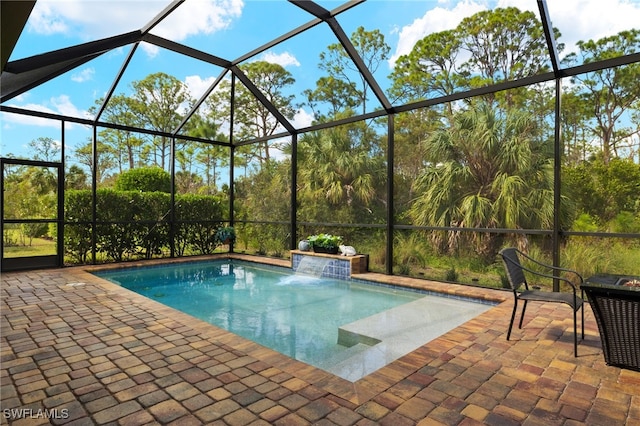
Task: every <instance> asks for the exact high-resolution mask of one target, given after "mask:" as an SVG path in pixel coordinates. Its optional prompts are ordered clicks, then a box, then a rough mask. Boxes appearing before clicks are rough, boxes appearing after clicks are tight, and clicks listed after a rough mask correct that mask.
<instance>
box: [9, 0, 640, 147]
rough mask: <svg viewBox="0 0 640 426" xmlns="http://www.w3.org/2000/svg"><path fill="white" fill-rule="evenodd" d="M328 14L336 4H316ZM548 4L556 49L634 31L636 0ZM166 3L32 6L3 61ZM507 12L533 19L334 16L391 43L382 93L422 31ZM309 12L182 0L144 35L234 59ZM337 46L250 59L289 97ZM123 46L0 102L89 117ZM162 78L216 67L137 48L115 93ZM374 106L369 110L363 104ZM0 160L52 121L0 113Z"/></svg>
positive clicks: (368, 10) (79, 129) (284, 48)
mask: <svg viewBox="0 0 640 426" xmlns="http://www.w3.org/2000/svg"><path fill="white" fill-rule="evenodd" d="M318 3H319V4H320V5H321V6H323V7H325V8H327V9H334V8H336V7H338V6H339V5H340V4H342V2H340V1H332V0H319V1H318ZM604 3H605V2H602V1H599V0H549V1H548V8H549V12H550V15H551V19H552V23H553V25H554V26H555V27H556V28H558V29H560V32H561V33H562V37H561V39H560V41H562V42H564V43H565V44H566V46H567V47H566V49H565V53H567V52H570V51H574V50H575V43H576V42H577V41H578V40H588V39H596V40H597V39H599V38H601V37H603V36H607V35H613V34H616V33H618V32H619V31H621V30H625V29H631V28H637V27H638V26H640V0H608V1H607V2H606V7H603V4H604ZM168 4H169V1H160V0H115V1H113V0H109V1H106V0H38V1H37V3H36V6H35V8H34V10H33V12H32V14H31V16H30V19H29V21H28V24H27V27H26V28H25V30H24V31H23V34H22V35H21V38H20V40H19V42H18V44H17V46H16V48H15V49H14V51H13V53H12V55H11V58H10V60H16V59H22V58H25V57H30V56H33V55H37V54H40V53H44V52H47V51H50V50H55V49H61V48H65V47H69V46H73V45H77V44H81V43H86V42H88V41H92V40H96V39H101V38H105V37H110V36H114V35H118V34H121V33H125V32H128V31H132V30H136V29H140V28H142V27H143V26H145V25H146V24H147V23H148V22H149V21H150V20H151V19H153V18H154V17H155V16H156V15H157V14H158V13H159V12H160V11H162V10H163V9H164V7H166V6H167V5H168ZM507 6H516V7H518V8H519V9H521V10H531V11H533V12H534V13H535V14H536V15H537V14H538V12H537V4H536V1H535V0H424V1H418V0H412V1H405V0H369V1H367V2H365V3H364V4H362V5H359V6H357V7H355V8H353V9H351V10H349V11H347V12H345V13H343V14H341V15H339V16H338V21H339V22H340V24H341V25H342V27H343V29H344V31H345V33H346V34H347V35H351V34H352V33H353V32H354V31H355V30H356V28H357V27H358V26H364V28H365V29H366V30H373V29H378V30H380V32H381V33H382V34H383V35H384V37H385V41H386V43H387V44H388V45H389V46H390V47H391V58H390V59H389V61H388V62H387V63H385V64H382V66H381V67H380V68H379V69H378V70H377V71H376V73H375V74H374V75H375V77H376V79H377V80H378V82H379V84H380V85H381V87H382V88H383V89H385V88H387V87H388V84H389V82H388V79H387V77H388V75H389V74H390V73H391V72H392V71H393V67H394V65H395V61H396V60H397V59H398V57H399V56H401V55H403V54H408V53H409V52H410V51H411V48H412V47H413V45H414V44H415V43H416V42H417V41H418V40H420V39H421V38H423V37H424V36H425V35H427V34H429V33H432V32H437V31H442V30H446V29H452V28H454V27H456V26H457V25H458V24H459V23H460V21H461V20H462V19H463V18H464V17H467V16H470V15H473V14H474V13H476V12H479V11H482V10H487V9H492V8H495V7H507ZM312 18H313V17H312V16H311V15H309V14H308V13H306V12H304V11H303V10H302V9H300V8H298V7H297V6H295V5H293V4H291V3H288V2H286V1H284V0H210V1H209V0H187V1H186V3H185V4H183V5H181V6H180V7H179V8H178V9H177V11H176V12H174V13H173V14H172V15H171V16H169V17H168V18H167V19H166V20H164V21H163V22H161V23H160V24H159V25H158V26H157V27H155V28H153V29H152V31H151V33H152V34H155V35H158V36H161V37H164V38H168V39H170V40H173V41H176V42H178V43H181V44H185V45H188V46H191V47H194V48H196V49H198V50H202V51H205V52H208V53H210V54H213V55H216V56H219V57H221V58H223V59H228V60H234V59H237V58H239V57H241V56H242V55H244V54H245V53H247V52H250V51H252V50H254V49H256V48H258V47H260V46H262V45H263V44H265V43H267V42H268V41H271V40H272V39H274V38H276V37H279V36H281V35H283V34H285V33H287V32H289V31H291V30H293V29H295V28H297V27H298V26H300V25H303V24H304V23H306V22H308V21H310V20H312ZM336 42H337V40H336V38H335V37H334V35H333V33H332V32H331V31H330V29H329V27H328V26H327V25H325V24H323V25H319V26H316V27H314V28H313V29H312V30H311V31H308V32H307V33H305V34H304V35H302V36H298V37H294V38H293V39H291V40H289V41H287V42H285V43H282V44H280V45H277V46H274V47H272V48H270V49H269V50H267V51H266V52H263V53H261V54H260V55H258V56H256V57H253V58H251V59H250V60H266V61H270V62H275V63H278V64H280V65H282V66H284V67H285V68H286V69H287V70H288V71H289V72H291V73H292V74H293V77H294V78H295V80H296V83H295V86H294V87H293V88H292V93H293V94H295V95H297V96H298V98H297V101H298V102H300V101H302V99H301V97H300V96H299V95H300V94H301V93H302V92H303V91H304V90H305V89H313V88H314V87H315V82H316V80H317V79H318V78H319V77H320V76H321V75H322V74H321V70H319V68H318V62H319V55H320V53H321V52H322V51H324V50H325V49H326V47H327V46H328V45H330V44H332V43H336ZM129 50H130V47H123V48H120V49H116V50H114V51H111V52H109V53H106V54H104V55H102V56H101V57H99V58H98V59H96V60H94V61H91V62H88V63H86V64H84V65H82V66H81V67H78V68H76V69H74V70H72V71H70V72H68V73H66V74H63V75H61V76H59V77H57V78H56V79H54V80H52V81H50V82H48V83H46V84H44V85H42V86H40V87H37V88H34V89H32V90H30V91H28V92H26V93H24V94H22V95H20V96H18V97H15V98H13V99H11V100H8V101H7V102H5V103H4V104H5V105H9V106H15V107H20V108H26V109H31V110H37V111H45V112H49V113H54V114H63V115H69V116H73V117H90V115H89V114H88V110H89V108H90V107H92V106H94V105H95V102H96V100H98V99H99V98H101V97H102V96H104V95H105V93H106V92H107V91H108V90H109V88H110V86H111V84H112V83H113V80H114V77H115V76H116V75H117V72H118V71H119V70H120V68H121V67H122V64H123V61H124V59H125V58H126V56H127V54H128V52H129ZM158 71H162V72H166V73H167V74H171V75H173V76H175V77H176V78H178V79H179V80H181V81H183V82H184V83H185V84H186V85H187V86H188V87H189V90H190V92H191V94H192V96H194V97H195V98H199V97H200V95H201V94H202V93H203V92H204V90H205V89H206V88H207V87H209V86H210V84H211V83H212V82H213V81H214V80H215V78H216V77H217V76H218V75H219V74H220V73H221V72H222V69H220V68H218V67H215V66H212V65H210V64H206V63H202V62H199V61H196V60H194V59H191V58H185V57H182V56H180V55H178V54H175V53H173V52H170V51H166V50H164V49H161V48H158V47H156V46H152V45H149V44H145V43H143V44H142V45H141V48H139V49H138V50H137V51H136V54H135V55H134V58H133V60H132V62H131V64H130V65H129V67H128V68H127V71H126V72H125V74H124V76H123V78H122V81H121V82H120V84H119V85H118V87H117V88H116V92H115V93H116V94H119V93H125V94H127V93H130V84H131V82H133V81H138V80H141V79H143V78H144V77H146V76H147V75H149V74H151V73H153V72H158ZM376 106H377V105H373V106H372V108H374V107H376ZM0 120H1V124H0V125H1V127H0V156H6V155H7V154H9V153H11V154H14V155H21V156H22V155H23V154H21V153H22V152H24V151H25V149H26V148H25V147H26V145H27V143H28V142H29V141H31V140H34V139H36V138H38V137H50V138H52V139H53V140H55V141H59V140H60V139H61V135H60V133H61V132H60V125H59V123H58V122H55V121H52V120H43V119H34V118H31V117H26V116H19V115H16V114H7V113H0ZM312 120H313V115H312V112H311V110H310V109H309V108H305V107H300V108H299V109H298V113H297V114H296V117H295V119H294V121H293V124H294V126H296V127H305V126H307V125H309V124H310V123H311V121H312ZM67 126H68V132H67V141H68V143H69V142H70V144H73V143H74V142H73V141H77V142H75V143H77V144H81V143H85V142H86V140H87V139H88V138H90V137H91V131H90V129H88V128H86V127H83V126H79V125H75V124H70V123H68V124H67Z"/></svg>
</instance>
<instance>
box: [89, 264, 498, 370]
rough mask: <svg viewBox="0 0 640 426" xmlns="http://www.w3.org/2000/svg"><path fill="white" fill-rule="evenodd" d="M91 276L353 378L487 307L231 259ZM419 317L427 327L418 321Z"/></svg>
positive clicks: (120, 270)
mask: <svg viewBox="0 0 640 426" xmlns="http://www.w3.org/2000/svg"><path fill="white" fill-rule="evenodd" d="M95 275H97V276H99V277H101V278H104V279H107V280H109V281H112V282H115V283H117V284H119V285H121V286H122V287H124V288H127V289H129V290H132V291H134V292H136V293H139V294H141V295H143V296H146V297H148V298H150V299H153V300H156V301H158V302H161V303H163V304H165V305H167V306H170V307H172V308H175V309H177V310H180V311H182V312H185V313H187V314H190V315H192V316H194V317H196V318H199V319H201V320H204V321H207V322H209V323H210V324H213V325H216V326H218V327H220V328H223V329H225V330H228V331H230V332H232V333H234V334H237V335H239V336H242V337H244V338H247V339H250V340H252V341H254V342H257V343H259V344H261V345H264V346H266V347H269V348H271V349H274V350H276V351H278V352H281V353H283V354H285V355H288V356H290V357H291V358H295V359H297V360H300V361H303V362H306V363H308V364H311V365H314V366H316V367H319V368H323V369H325V370H327V371H330V372H332V373H334V374H336V375H339V376H341V377H343V378H346V379H348V380H357V379H359V378H361V377H363V376H364V375H366V374H368V373H370V372H372V371H375V370H376V369H377V368H380V367H382V366H383V365H386V364H387V363H389V362H391V361H393V360H394V359H397V358H398V357H399V356H401V355H403V354H404V353H407V352H410V351H411V350H413V349H415V348H416V347H418V346H420V345H421V344H424V343H426V342H427V341H429V340H431V339H432V338H433V337H430V338H429V336H423V334H424V330H423V329H425V328H426V329H430V330H429V331H430V332H431V333H433V332H435V333H437V335H440V334H442V333H443V332H446V331H448V330H449V329H451V328H454V327H456V326H457V325H459V324H461V323H462V322H465V321H466V320H468V319H470V318H472V317H473V316H476V315H478V313H480V312H483V311H484V310H486V309H488V308H489V307H490V306H489V305H486V304H480V303H474V302H470V301H461V300H453V299H448V298H444V297H438V296H434V295H426V294H424V293H419V292H415V291H407V290H403V289H401V288H398V287H391V286H384V285H372V284H370V283H364V282H357V281H355V280H351V281H342V280H333V279H326V278H322V279H320V278H316V277H313V276H304V275H296V274H292V273H291V270H288V269H286V268H278V267H270V266H266V265H260V264H257V263H250V262H243V261H236V260H233V261H231V260H218V261H206V262H204V261H199V262H187V263H180V264H168V265H162V266H153V267H137V268H126V269H116V270H108V271H98V272H95ZM425 303H428V305H425ZM403 311H405V312H404V314H402V312H403ZM407 311H408V312H411V314H410V315H409V316H407V314H406V312H407ZM393 312H397V315H393ZM398 315H400V317H402V318H401V319H398V318H400V317H398ZM416 317H419V319H417V318H416ZM431 317H433V318H431ZM429 318H431V319H432V320H431V321H429ZM425 319H426V320H427V321H428V322H429V323H430V325H429V326H428V327H424V326H423V324H421V322H423V321H424V320H425ZM399 321H400V322H402V324H399V323H398V322H399ZM443 324H446V330H444V331H442V330H440V328H441V327H442V325H443ZM400 329H402V330H403V331H404V334H405V336H404V337H402V335H403V333H402V332H401V330H400ZM434 337H437V336H434ZM407 338H408V339H409V340H416V339H418V340H420V342H418V343H416V342H413V343H412V345H413V346H412V347H411V348H409V349H402V347H403V345H404V346H407V343H406V342H402V341H400V340H407ZM399 339H400V340H399ZM424 339H428V340H424ZM339 343H341V344H339ZM405 350H406V352H405ZM399 352H403V353H399Z"/></svg>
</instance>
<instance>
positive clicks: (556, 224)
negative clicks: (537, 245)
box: [553, 78, 562, 291]
mask: <svg viewBox="0 0 640 426" xmlns="http://www.w3.org/2000/svg"><path fill="white" fill-rule="evenodd" d="M555 81H556V102H555V130H554V137H553V211H554V213H555V214H554V215H553V265H554V266H559V265H560V237H561V236H562V235H561V234H562V229H561V226H562V223H561V222H560V216H561V215H560V209H561V208H562V205H561V204H562V199H561V195H562V194H561V193H560V189H561V186H560V176H561V166H562V129H561V125H562V120H561V116H560V107H561V103H562V102H561V100H562V99H561V96H562V79H561V78H556V80H555ZM553 291H560V281H559V280H558V279H554V280H553Z"/></svg>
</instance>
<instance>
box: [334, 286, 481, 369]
mask: <svg viewBox="0 0 640 426" xmlns="http://www.w3.org/2000/svg"><path fill="white" fill-rule="evenodd" d="M489 308H490V306H488V305H483V304H479V303H471V302H463V301H460V300H455V299H450V298H443V297H435V296H425V297H423V298H420V299H417V300H414V301H412V302H409V303H405V304H404V305H400V306H396V307H395V308H391V309H389V310H386V311H384V312H380V313H378V314H375V315H371V316H369V317H366V318H363V319H361V320H358V321H355V322H352V323H350V324H346V325H344V326H342V327H340V328H339V329H338V343H339V344H342V345H344V346H350V345H353V346H351V347H350V348H349V349H352V348H355V347H357V348H359V349H357V350H354V351H353V352H348V353H349V354H351V356H349V357H348V356H347V355H346V353H347V351H345V355H344V356H342V357H341V358H342V359H341V360H336V362H334V363H328V365H329V367H327V368H326V370H327V371H330V372H331V373H333V374H335V375H337V376H340V377H342V378H345V379H347V380H354V379H357V378H360V377H363V376H365V375H367V374H369V373H372V372H374V371H375V370H377V369H378V368H380V367H383V366H385V365H387V364H388V363H390V362H392V361H394V360H396V359H398V358H400V357H401V356H402V355H404V354H407V353H409V352H411V351H413V350H415V349H417V348H419V347H420V346H422V345H424V344H425V343H427V342H429V341H431V340H433V339H435V338H436V337H438V336H440V335H442V334H444V333H446V332H447V331H449V330H451V329H452V328H455V327H457V326H459V325H461V324H463V323H465V322H467V321H469V320H470V319H472V318H474V317H476V316H477V315H479V314H481V313H482V312H484V311H486V310H487V309H489Z"/></svg>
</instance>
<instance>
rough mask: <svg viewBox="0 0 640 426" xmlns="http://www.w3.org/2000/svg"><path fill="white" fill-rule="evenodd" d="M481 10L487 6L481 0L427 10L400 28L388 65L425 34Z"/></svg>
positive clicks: (406, 52)
mask: <svg viewBox="0 0 640 426" xmlns="http://www.w3.org/2000/svg"><path fill="white" fill-rule="evenodd" d="M482 10H487V6H486V5H485V4H484V3H483V2H476V1H474V0H463V1H461V2H459V3H457V4H456V5H455V7H453V8H452V9H447V8H445V7H440V6H438V7H434V8H433V9H431V10H429V11H427V12H426V13H425V14H424V16H422V17H421V18H418V19H416V20H414V21H413V22H412V23H411V24H409V25H406V26H404V27H402V29H400V31H399V40H398V45H397V46H396V51H395V53H394V54H393V55H392V56H391V59H389V65H390V66H391V67H393V66H394V65H395V63H396V61H397V60H398V58H399V57H400V56H402V55H406V54H408V53H410V52H411V50H412V49H413V46H415V44H416V43H417V42H418V41H419V40H421V39H423V38H424V37H425V36H426V35H428V34H431V33H437V32H440V31H444V30H451V29H453V28H455V27H456V26H457V25H458V24H459V23H460V21H462V19H464V18H466V17H467V16H471V15H473V14H475V13H478V12H480V11H482Z"/></svg>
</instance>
